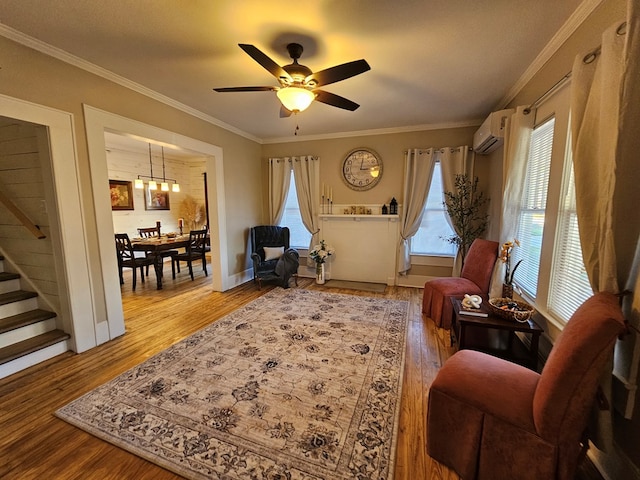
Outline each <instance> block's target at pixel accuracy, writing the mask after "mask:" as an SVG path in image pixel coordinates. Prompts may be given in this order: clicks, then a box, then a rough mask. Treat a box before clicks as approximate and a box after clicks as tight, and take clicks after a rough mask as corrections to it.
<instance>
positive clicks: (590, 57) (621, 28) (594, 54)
mask: <svg viewBox="0 0 640 480" xmlns="http://www.w3.org/2000/svg"><path fill="white" fill-rule="evenodd" d="M616 33H617V34H618V35H625V34H626V33H627V22H622V23H621V24H620V25H618V28H617V29H616ZM601 51H602V45H599V46H598V47H597V48H595V49H594V50H592V51H591V52H589V53H587V54H586V55H585V56H584V57H583V58H582V63H586V64H589V63H592V62H594V61H595V59H596V58H598V55H600V53H601ZM570 78H571V72H569V73H567V74H565V75H564V76H563V77H562V78H561V79H560V80H558V81H557V82H556V83H554V84H553V85H552V86H551V88H550V89H549V90H547V91H546V92H544V93H543V94H542V95H540V96H539V97H538V98H537V99H536V100H535V102H533V103H532V104H531V105H529V106H528V107H527V108H525V109H524V113H525V115H529V113H531V110H532V109H534V108H537V107H538V106H539V105H540V104H542V103H543V102H544V101H545V100H546V99H547V98H548V97H549V96H551V95H553V94H554V93H555V92H556V91H558V90H559V89H560V88H561V87H563V86H564V84H565V83H567V81H569V79H570Z"/></svg>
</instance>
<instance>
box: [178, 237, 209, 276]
mask: <svg viewBox="0 0 640 480" xmlns="http://www.w3.org/2000/svg"><path fill="white" fill-rule="evenodd" d="M206 245H207V229H206V228H205V229H203V230H191V231H190V232H189V244H188V245H187V248H186V251H185V252H184V253H178V254H177V255H175V256H174V257H173V262H174V263H176V264H177V266H178V272H179V271H180V262H187V265H188V266H189V275H191V280H193V279H194V278H193V262H194V261H195V260H202V270H203V271H204V274H205V276H207V275H208V273H207V257H206V256H205V247H206Z"/></svg>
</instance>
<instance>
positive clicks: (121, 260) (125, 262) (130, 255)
mask: <svg viewBox="0 0 640 480" xmlns="http://www.w3.org/2000/svg"><path fill="white" fill-rule="evenodd" d="M115 239H116V253H117V254H118V273H119V275H120V285H124V276H123V269H124V268H125V267H126V268H130V269H131V270H132V271H133V291H135V290H136V282H137V269H138V267H140V278H141V280H142V283H144V275H145V267H147V274H148V272H149V265H153V263H154V262H155V258H154V257H136V256H135V252H134V250H133V246H132V245H131V240H130V239H129V235H128V234H126V233H116V234H115Z"/></svg>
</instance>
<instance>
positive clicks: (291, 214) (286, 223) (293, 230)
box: [280, 171, 311, 249]
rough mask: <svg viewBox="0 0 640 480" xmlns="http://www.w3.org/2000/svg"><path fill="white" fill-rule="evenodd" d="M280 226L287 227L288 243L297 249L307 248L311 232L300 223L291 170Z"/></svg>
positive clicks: (296, 195) (298, 206) (300, 218)
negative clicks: (288, 232)
mask: <svg viewBox="0 0 640 480" xmlns="http://www.w3.org/2000/svg"><path fill="white" fill-rule="evenodd" d="M280 226H281V227H289V231H290V234H291V237H290V240H289V243H290V244H291V247H293V248H297V249H307V248H309V243H310V242H311V234H310V233H309V231H308V230H307V228H306V227H305V226H304V224H303V223H302V217H301V216H300V204H299V203H298V194H297V193H296V182H295V179H294V176H293V171H291V180H290V183H289V193H288V194H287V199H286V200H285V204H284V214H283V215H282V220H280Z"/></svg>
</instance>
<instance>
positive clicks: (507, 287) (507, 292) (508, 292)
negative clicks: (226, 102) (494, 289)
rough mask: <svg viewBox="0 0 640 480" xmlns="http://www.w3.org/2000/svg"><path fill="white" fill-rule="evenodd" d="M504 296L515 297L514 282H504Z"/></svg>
mask: <svg viewBox="0 0 640 480" xmlns="http://www.w3.org/2000/svg"><path fill="white" fill-rule="evenodd" d="M502 298H513V284H511V283H503V284H502Z"/></svg>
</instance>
